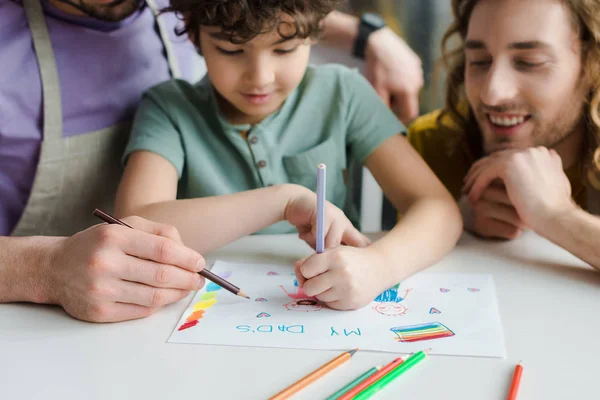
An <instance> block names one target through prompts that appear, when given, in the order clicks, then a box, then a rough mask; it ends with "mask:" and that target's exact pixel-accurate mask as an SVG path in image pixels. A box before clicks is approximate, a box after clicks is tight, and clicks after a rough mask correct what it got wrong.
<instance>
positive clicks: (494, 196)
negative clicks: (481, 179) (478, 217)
mask: <svg viewBox="0 0 600 400" xmlns="http://www.w3.org/2000/svg"><path fill="white" fill-rule="evenodd" d="M481 199H482V200H487V201H491V202H494V203H500V204H504V205H507V206H512V202H511V201H510V198H509V197H508V193H506V189H504V188H499V187H498V186H497V185H494V184H493V183H492V184H490V186H488V188H487V189H485V191H484V192H483V194H482V195H481Z"/></svg>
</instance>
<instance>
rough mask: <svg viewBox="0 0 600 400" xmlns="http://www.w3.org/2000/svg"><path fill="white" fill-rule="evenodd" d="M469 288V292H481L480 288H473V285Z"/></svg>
mask: <svg viewBox="0 0 600 400" xmlns="http://www.w3.org/2000/svg"><path fill="white" fill-rule="evenodd" d="M467 290H468V291H469V292H471V293H477V292H479V289H477V288H473V287H470V288H468V289H467Z"/></svg>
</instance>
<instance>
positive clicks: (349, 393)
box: [338, 357, 404, 400]
mask: <svg viewBox="0 0 600 400" xmlns="http://www.w3.org/2000/svg"><path fill="white" fill-rule="evenodd" d="M403 362H404V358H402V357H398V358H396V359H395V360H394V361H392V362H391V363H389V364H388V365H386V366H385V367H383V368H381V369H380V370H379V371H377V372H375V373H374V374H373V375H371V376H369V377H368V378H367V379H365V380H364V381H362V382H361V383H359V384H358V385H356V386H354V387H353V388H352V389H350V390H349V391H347V392H346V393H344V395H343V396H340V398H339V399H338V400H350V399H351V398H352V397H354V396H356V395H357V394H358V393H359V392H362V390H363V389H365V388H367V387H368V386H370V385H371V384H372V383H373V382H375V381H377V380H378V379H379V378H381V377H382V376H384V375H385V374H387V373H388V372H390V371H391V370H393V369H394V368H396V367H397V366H398V365H400V364H402V363H403Z"/></svg>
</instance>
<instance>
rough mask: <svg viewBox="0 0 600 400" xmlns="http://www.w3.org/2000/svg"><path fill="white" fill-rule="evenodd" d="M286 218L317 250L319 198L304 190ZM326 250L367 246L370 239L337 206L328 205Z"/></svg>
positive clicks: (289, 202)
mask: <svg viewBox="0 0 600 400" xmlns="http://www.w3.org/2000/svg"><path fill="white" fill-rule="evenodd" d="M283 218H284V219H285V220H287V221H288V222H289V223H290V224H292V225H294V226H295V227H296V229H297V230H298V235H299V237H300V239H302V240H304V241H305V242H306V243H308V245H309V246H311V247H312V248H313V249H314V248H315V247H316V241H317V196H316V195H315V194H314V193H313V192H311V191H310V190H308V189H305V188H303V190H299V193H298V194H297V195H295V196H294V197H292V198H291V199H290V200H289V201H288V203H287V206H286V208H285V210H284V214H283ZM324 225H325V229H324V232H323V233H324V236H325V248H326V249H328V248H332V247H335V246H338V245H340V244H345V245H348V246H354V247H365V246H368V245H369V244H371V242H370V240H369V239H368V238H367V237H366V236H365V235H363V234H362V233H360V231H359V230H358V229H356V228H355V227H354V226H353V225H352V222H350V220H349V219H348V218H347V217H346V214H344V212H343V211H342V210H340V209H339V208H337V207H336V206H334V205H333V204H331V203H329V202H325V224H324Z"/></svg>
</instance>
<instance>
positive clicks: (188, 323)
mask: <svg viewBox="0 0 600 400" xmlns="http://www.w3.org/2000/svg"><path fill="white" fill-rule="evenodd" d="M219 288H220V286H219ZM216 296H217V294H216V293H215V292H206V293H203V294H202V296H200V301H198V302H196V303H194V306H193V308H192V313H191V314H190V315H188V317H187V318H186V319H185V323H183V324H182V325H181V326H180V327H179V329H178V330H179V331H183V330H186V329H189V328H192V327H194V326H196V325H198V321H200V320H201V319H202V317H203V316H204V313H205V312H206V310H208V309H209V308H211V307H212V306H214V305H215V303H216V302H217V298H216Z"/></svg>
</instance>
